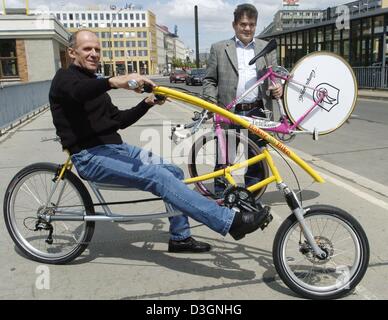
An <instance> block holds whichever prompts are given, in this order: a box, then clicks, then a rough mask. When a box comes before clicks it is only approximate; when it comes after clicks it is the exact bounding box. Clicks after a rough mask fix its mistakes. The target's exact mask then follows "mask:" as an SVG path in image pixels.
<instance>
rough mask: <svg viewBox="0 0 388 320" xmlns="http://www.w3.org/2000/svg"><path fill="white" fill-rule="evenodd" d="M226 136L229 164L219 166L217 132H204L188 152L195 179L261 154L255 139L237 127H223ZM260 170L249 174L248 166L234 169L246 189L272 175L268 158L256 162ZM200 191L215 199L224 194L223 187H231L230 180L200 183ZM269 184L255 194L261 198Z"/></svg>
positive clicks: (198, 184)
mask: <svg viewBox="0 0 388 320" xmlns="http://www.w3.org/2000/svg"><path fill="white" fill-rule="evenodd" d="M223 133H224V134H225V136H224V139H225V141H227V142H228V143H227V144H228V146H227V148H226V149H227V151H226V158H227V159H226V163H223V164H221V165H219V162H220V160H219V159H217V158H220V156H217V148H218V137H217V135H216V134H215V133H214V132H208V133H205V134H204V135H203V136H202V137H200V138H199V139H198V140H197V141H196V142H195V143H194V144H193V146H192V148H191V150H190V153H189V165H188V169H189V174H190V176H191V177H192V178H194V177H198V176H201V175H204V174H207V173H210V172H213V171H215V170H218V169H221V168H222V167H227V166H230V165H233V164H236V163H240V162H243V161H245V160H248V159H249V158H250V157H253V156H257V155H259V154H261V150H260V148H259V147H258V146H257V144H256V143H255V142H253V141H252V140H251V139H249V138H248V137H247V136H245V135H242V134H241V133H239V132H236V131H235V130H224V131H223ZM255 166H256V168H257V170H256V171H257V172H256V171H255V173H254V175H253V174H250V173H249V174H248V172H247V169H246V168H243V169H240V170H237V171H235V172H232V176H233V178H234V179H235V181H236V183H237V184H238V186H240V187H244V188H247V187H249V186H251V185H253V184H255V183H257V182H260V181H262V180H264V179H266V178H268V175H269V169H268V165H267V163H266V162H265V161H260V162H258V163H257V164H255ZM195 185H196V188H197V190H198V191H199V192H200V193H202V194H203V195H205V196H209V197H211V198H213V199H219V198H220V197H222V195H223V192H224V190H225V189H226V188H227V186H228V181H227V180H226V179H225V178H223V177H221V178H217V179H214V180H213V179H212V180H206V181H201V182H197V183H196V184H195ZM266 188H267V187H266V186H265V187H263V188H261V189H259V190H257V191H255V192H254V193H253V196H254V197H255V199H259V198H260V197H261V196H262V195H263V193H264V192H265V190H266Z"/></svg>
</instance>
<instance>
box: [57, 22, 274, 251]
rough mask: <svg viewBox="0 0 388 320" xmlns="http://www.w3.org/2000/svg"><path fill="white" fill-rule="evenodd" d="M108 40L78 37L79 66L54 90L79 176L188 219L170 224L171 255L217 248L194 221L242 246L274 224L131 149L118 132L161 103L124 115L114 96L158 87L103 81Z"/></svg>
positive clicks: (138, 80) (61, 76)
mask: <svg viewBox="0 0 388 320" xmlns="http://www.w3.org/2000/svg"><path fill="white" fill-rule="evenodd" d="M100 50H101V48H100V42H99V40H98V38H97V36H96V35H95V34H94V33H93V32H91V31H88V30H80V31H78V32H76V33H75V34H73V35H72V38H71V39H70V48H69V50H68V53H69V56H70V58H71V59H72V64H71V65H70V67H69V68H68V69H67V70H63V69H60V70H58V72H57V73H56V75H55V77H54V79H53V81H52V84H51V88H50V93H49V100H50V109H51V113H52V116H53V122H54V125H55V128H56V131H57V135H58V136H59V137H60V139H61V144H62V146H63V148H64V149H67V150H68V151H69V152H70V154H71V159H72V162H73V164H74V166H75V167H76V169H77V171H78V173H79V175H80V176H81V177H83V178H84V179H87V180H90V181H94V182H98V183H108V184H115V185H122V186H126V187H136V188H138V189H140V190H143V191H149V192H152V193H153V194H156V195H158V196H160V197H161V198H162V199H163V200H165V201H166V202H169V203H171V204H172V205H173V206H174V208H175V209H177V210H179V211H181V212H183V213H184V215H181V216H175V217H172V218H170V241H169V246H168V250H169V252H205V251H209V250H210V245H209V244H207V243H204V242H199V241H196V240H195V239H194V238H193V237H192V236H191V234H190V226H189V221H188V216H190V217H192V218H193V219H195V220H197V221H199V222H202V223H204V224H206V225H207V226H208V227H209V228H211V229H212V230H214V231H216V232H218V233H220V234H222V235H226V234H227V233H229V234H231V235H232V237H233V238H235V239H236V240H238V239H241V238H243V237H244V236H245V234H247V233H250V232H253V231H255V230H256V229H258V228H259V227H260V226H261V225H262V224H263V223H265V222H266V221H265V220H266V218H267V212H266V210H264V209H263V210H257V211H249V212H243V211H236V210H233V209H229V208H226V207H221V206H219V205H218V204H217V203H216V202H215V201H212V200H209V199H207V198H206V197H204V196H202V195H200V194H199V193H197V192H195V191H193V190H191V189H189V188H188V187H187V186H186V185H185V184H184V183H183V182H182V181H181V180H182V179H183V171H182V170H181V169H180V168H178V167H176V166H174V165H172V164H169V163H167V162H166V161H165V160H164V159H162V158H160V157H159V156H157V155H154V154H152V153H151V152H149V151H146V150H143V149H141V148H139V147H137V146H133V145H128V144H126V143H124V142H123V141H122V139H121V136H120V135H119V133H118V130H119V129H125V128H127V127H129V126H130V125H132V124H133V123H135V122H136V121H137V120H139V119H140V118H141V117H143V116H144V115H145V114H146V113H147V112H148V110H149V109H150V108H151V107H152V106H154V105H155V104H156V103H157V100H156V99H155V97H154V96H153V95H151V96H149V97H147V98H145V99H144V100H143V101H141V102H140V103H139V104H138V105H137V106H135V107H133V108H131V109H127V110H119V109H118V108H117V107H116V106H114V105H113V104H112V101H111V99H110V96H109V95H108V94H107V91H109V90H111V89H113V88H121V89H127V90H129V89H135V90H138V89H137V88H138V87H139V86H142V85H143V84H145V83H147V84H149V85H153V86H154V85H155V84H154V83H153V82H152V81H151V80H149V79H147V78H146V77H144V76H141V75H138V74H129V75H126V76H117V77H111V78H107V79H104V78H102V79H98V78H97V77H96V75H95V72H96V70H97V67H98V64H99V60H100Z"/></svg>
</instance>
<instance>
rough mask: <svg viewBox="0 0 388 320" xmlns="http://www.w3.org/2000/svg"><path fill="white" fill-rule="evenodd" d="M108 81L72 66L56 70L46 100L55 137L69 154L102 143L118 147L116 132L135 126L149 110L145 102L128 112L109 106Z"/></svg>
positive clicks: (119, 139)
mask: <svg viewBox="0 0 388 320" xmlns="http://www.w3.org/2000/svg"><path fill="white" fill-rule="evenodd" d="M110 89H111V87H110V85H109V82H108V79H97V77H96V76H95V75H94V74H91V73H89V72H87V71H86V70H84V69H82V68H80V67H78V66H76V65H71V66H70V67H69V68H68V69H67V70H64V69H60V70H58V71H57V73H56V75H55V77H54V79H53V81H52V83H51V88H50V93H49V101H50V109H51V113H52V116H53V122H54V126H55V128H56V131H57V135H58V136H59V137H60V139H61V143H62V147H63V149H67V150H69V152H70V153H71V154H74V153H78V152H80V151H81V150H83V149H87V148H91V147H95V146H98V145H102V144H120V143H122V139H121V137H120V135H119V134H118V133H117V131H118V130H119V129H125V128H127V127H128V126H130V125H131V124H133V123H135V122H136V121H137V120H139V119H140V118H141V117H142V116H144V115H145V114H146V112H147V111H148V110H149V109H150V106H148V105H147V104H146V103H145V102H144V100H143V101H142V102H140V103H139V104H138V105H137V106H135V107H134V108H132V109H128V110H119V109H118V108H117V107H116V106H114V105H113V104H112V101H111V98H110V96H109V95H108V94H107V93H106V92H107V91H108V90H110Z"/></svg>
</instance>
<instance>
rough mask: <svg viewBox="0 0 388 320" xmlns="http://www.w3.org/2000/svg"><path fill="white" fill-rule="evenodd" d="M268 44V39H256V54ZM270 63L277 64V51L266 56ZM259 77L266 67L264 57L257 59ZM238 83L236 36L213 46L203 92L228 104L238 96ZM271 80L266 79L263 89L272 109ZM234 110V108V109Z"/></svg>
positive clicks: (265, 99) (221, 102) (268, 107)
mask: <svg viewBox="0 0 388 320" xmlns="http://www.w3.org/2000/svg"><path fill="white" fill-rule="evenodd" d="M266 44H267V42H266V41H264V40H260V39H255V55H256V54H258V53H259V52H260V51H261V50H262V49H263V48H264V47H265V45H266ZM266 59H267V63H268V65H273V66H276V65H277V62H276V51H273V52H271V53H270V54H269V55H267V56H266ZM256 66H257V73H258V79H259V77H260V76H262V75H263V74H264V73H263V69H264V67H265V60H264V58H260V59H258V60H257V61H256ZM237 85H238V61H237V51H236V41H235V40H234V38H232V39H230V40H225V41H221V42H217V43H215V44H213V45H212V46H211V49H210V57H209V60H208V66H207V70H206V76H205V78H204V80H203V94H204V95H205V97H206V96H207V97H211V98H212V100H214V101H215V102H217V103H218V104H219V105H220V106H226V105H228V104H229V103H231V102H232V100H233V99H234V98H236V94H237ZM268 85H269V81H266V82H265V83H264V84H263V86H262V88H261V90H262V95H263V102H264V105H265V107H266V108H267V109H269V110H271V111H272V99H271V97H270V96H269V92H268ZM232 111H234V110H232Z"/></svg>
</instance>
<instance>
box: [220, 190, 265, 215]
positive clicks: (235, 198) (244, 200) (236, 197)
mask: <svg viewBox="0 0 388 320" xmlns="http://www.w3.org/2000/svg"><path fill="white" fill-rule="evenodd" d="M224 205H225V206H226V207H228V208H230V209H231V208H238V209H239V210H243V211H247V210H248V211H251V210H260V209H262V207H261V204H260V203H256V202H255V198H254V196H253V195H252V193H251V192H250V191H249V190H247V189H245V188H243V187H229V188H227V189H226V190H225V192H224Z"/></svg>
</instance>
